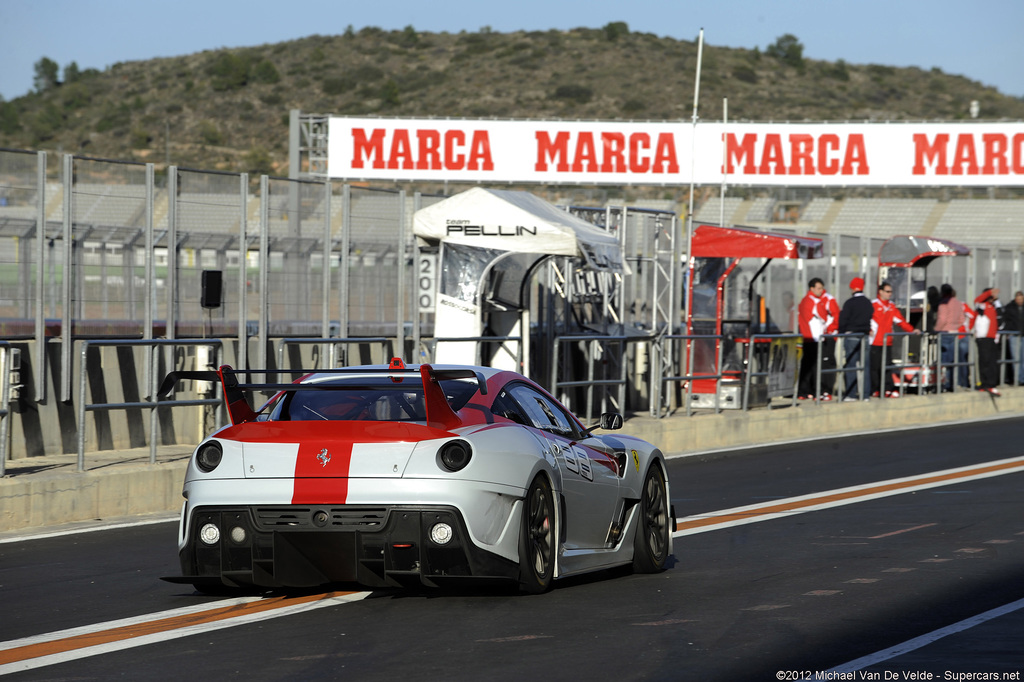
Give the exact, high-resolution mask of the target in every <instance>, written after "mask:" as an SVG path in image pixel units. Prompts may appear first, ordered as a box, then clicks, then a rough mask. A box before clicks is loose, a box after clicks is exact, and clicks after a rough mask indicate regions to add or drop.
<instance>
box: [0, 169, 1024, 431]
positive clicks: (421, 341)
mask: <svg viewBox="0 0 1024 682" xmlns="http://www.w3.org/2000/svg"><path fill="white" fill-rule="evenodd" d="M441 199H442V197H436V196H428V195H421V194H418V193H417V194H415V195H414V196H413V197H412V199H411V200H410V199H409V198H408V197H407V196H406V193H405V192H404V191H396V190H380V189H371V188H366V187H357V186H351V185H346V184H342V183H336V182H332V181H321V180H316V181H313V180H294V179H283V178H272V177H267V176H261V177H259V178H251V177H249V176H248V175H247V174H244V173H223V172H211V171H204V170H193V169H184V168H177V167H173V166H172V167H170V168H167V169H162V170H157V169H156V167H155V166H154V165H153V164H142V163H130V162H120V161H110V160H106V159H94V158H86V157H76V156H72V155H61V156H53V157H48V156H47V154H46V153H45V152H27V151H21V150H0V339H2V340H4V341H6V342H8V343H12V342H16V341H22V342H34V348H35V352H33V353H31V358H30V362H31V365H30V367H29V368H26V369H29V370H30V371H29V372H27V373H26V374H30V375H31V382H32V385H31V387H28V388H30V390H27V391H24V392H23V393H24V395H23V396H22V398H21V399H22V400H30V401H34V402H36V403H42V402H45V401H46V400H47V391H48V389H49V390H52V389H56V393H57V395H56V396H55V397H56V399H57V400H59V401H64V402H73V401H74V400H75V395H74V393H75V391H74V387H73V383H74V377H75V376H76V373H75V371H74V370H75V368H74V359H75V344H76V343H81V342H84V341H87V340H90V339H93V340H95V339H106V340H110V339H125V340H131V339H138V340H143V341H150V340H156V339H161V338H164V339H183V340H187V339H203V338H216V339H220V340H222V341H223V343H224V344H225V346H231V353H232V357H233V358H234V360H235V362H236V363H237V364H238V365H239V366H261V367H266V368H268V369H272V368H273V365H275V364H277V363H285V362H288V364H289V365H290V364H292V362H293V361H292V359H291V355H288V356H285V355H284V354H279V353H277V352H275V343H277V342H279V341H280V340H282V339H295V340H296V341H297V342H298V343H297V345H302V344H306V343H307V341H309V340H312V341H314V342H315V341H316V339H325V340H327V339H330V340H332V344H331V345H329V346H323V347H322V350H323V354H325V355H326V354H328V353H329V354H330V355H331V356H332V357H333V349H334V348H335V346H337V345H339V344H340V343H341V341H342V340H345V339H357V338H364V339H374V340H375V339H380V338H386V339H389V340H392V341H393V346H392V347H393V348H394V352H395V353H396V354H398V355H402V356H403V357H405V358H406V359H409V360H413V361H420V360H430V358H431V355H432V354H431V351H430V348H431V344H430V343H429V340H430V339H431V338H434V337H442V336H446V334H445V330H437V329H434V325H433V315H432V313H431V311H430V309H429V307H424V305H423V303H422V301H421V298H422V296H423V295H424V293H425V292H424V290H423V289H422V284H421V282H422V280H423V279H424V277H423V275H424V268H427V269H429V268H430V267H433V268H435V270H436V267H437V262H436V260H435V261H433V263H432V264H431V262H430V260H429V259H430V256H431V254H430V252H429V250H424V249H421V248H420V247H419V246H418V245H417V243H416V240H415V238H414V237H413V234H412V227H411V226H412V215H413V213H414V211H415V210H417V209H419V208H422V207H424V206H426V205H429V204H431V203H433V202H436V201H439V200H441ZM570 210H572V211H573V212H574V213H576V214H577V215H581V216H583V217H585V218H586V219H588V220H590V221H591V222H593V223H594V224H597V225H599V226H601V227H603V228H604V229H606V230H608V231H609V232H611V233H612V234H615V235H616V236H617V237H618V238H619V240H620V245H621V247H622V253H623V260H624V262H625V263H626V264H627V266H628V270H627V271H626V272H624V273H623V274H622V275H621V276H617V275H608V274H604V275H601V276H602V277H604V278H605V279H604V280H602V281H596V276H597V273H587V272H584V271H582V270H579V269H574V268H572V267H567V266H565V267H563V266H561V265H560V263H561V262H560V261H557V260H556V259H552V261H551V263H552V266H551V267H548V268H546V269H539V270H538V272H537V273H536V274H535V280H536V281H540V280H541V279H543V280H544V281H543V283H542V284H536V283H534V284H531V285H530V286H531V287H532V290H535V291H538V292H543V294H544V295H545V296H552V295H553V296H557V295H563V296H565V298H566V300H565V301H564V302H563V303H562V304H561V308H560V309H559V311H558V312H557V314H555V315H549V314H547V313H545V314H543V315H542V314H539V313H538V314H537V315H535V316H534V317H533V319H534V320H535V323H536V322H539V323H541V324H544V325H547V326H550V327H551V328H550V329H539V328H534V329H531V330H529V333H530V335H531V338H532V339H534V343H533V345H532V347H533V349H534V351H533V354H534V355H537V356H549V355H551V353H550V352H549V351H550V349H552V348H553V347H559V348H560V350H559V355H556V356H555V360H554V362H551V358H550V357H547V358H546V359H545V361H544V363H543V364H541V365H538V367H535V368H534V370H537V371H535V372H534V373H535V374H536V376H535V378H536V379H538V381H540V382H541V383H543V384H545V385H546V386H548V387H549V388H550V389H551V390H552V391H555V390H559V391H566V392H567V393H566V397H567V400H569V401H570V402H572V401H574V400H575V402H576V403H577V404H585V405H586V411H587V412H588V413H589V412H591V410H592V409H593V406H594V405H597V404H599V403H600V404H603V405H606V406H611V407H614V408H615V409H618V410H622V411H634V412H642V411H647V410H650V411H651V412H652V413H659V414H661V413H665V411H666V410H671V409H673V406H676V407H678V406H680V404H681V402H682V398H681V397H680V395H679V392H680V391H679V389H680V387H682V386H683V385H684V384H685V383H686V381H687V380H686V378H685V377H688V376H690V375H691V374H693V372H692V368H690V369H687V368H688V367H689V364H688V363H690V361H691V360H690V358H689V357H688V356H687V353H686V352H685V346H687V343H681V342H682V341H684V337H682V336H679V335H677V334H675V333H674V332H676V331H678V330H679V327H680V320H681V319H682V314H683V310H682V301H683V296H682V287H683V285H684V282H683V276H682V263H684V262H685V254H683V253H682V248H683V246H682V245H683V244H685V240H684V239H683V238H682V237H683V228H682V224H681V222H680V221H679V220H678V219H677V217H676V216H675V215H673V214H671V213H669V212H666V211H649V210H643V209H626V208H573V209H570ZM779 231H782V230H781V229H780V230H779ZM815 236H818V237H820V238H822V239H823V241H824V246H825V249H824V250H825V253H826V258H823V259H818V260H809V261H782V260H779V261H772V262H771V263H770V264H769V265H768V267H767V268H766V270H765V272H764V274H763V275H762V276H761V277H760V278H759V279H758V280H757V287H759V290H758V292H757V293H758V294H759V295H760V296H762V297H763V298H764V300H765V301H766V304H767V306H768V308H769V310H770V311H771V315H772V319H773V321H774V323H775V327H776V329H777V331H778V332H779V333H781V334H786V333H790V332H792V331H794V330H795V328H796V316H795V310H796V302H797V301H798V300H799V299H800V297H802V296H803V294H804V293H805V292H806V283H807V281H808V280H809V279H811V278H812V277H821V278H822V279H823V280H824V281H825V282H826V283H827V285H828V288H829V290H831V291H832V292H833V293H834V294H836V295H838V297H839V298H844V296H843V295H842V294H844V293H845V291H846V284H847V282H848V281H849V279H850V278H851V277H853V276H856V275H859V276H863V277H864V278H865V280H866V281H868V282H872V281H874V280H875V278H876V276H877V274H878V264H877V256H878V251H879V247H880V246H881V244H882V241H883V240H882V239H879V238H876V237H868V236H856V235H837V234H824V235H815ZM1022 262H1024V261H1022V255H1021V253H1020V251H1019V250H1016V249H1008V248H997V247H993V246H990V245H986V246H982V247H980V248H974V249H973V250H972V254H971V256H969V257H967V258H942V259H937V261H936V262H935V263H934V264H933V265H931V266H929V267H930V268H932V270H931V272H932V274H931V275H930V278H931V279H933V280H935V281H936V282H940V281H941V282H949V283H951V284H953V286H954V287H955V288H956V289H957V290H958V291H959V292H961V294H962V295H961V298H962V299H964V300H968V301H969V300H971V299H972V298H973V295H974V294H975V293H976V292H978V291H980V290H981V289H982V288H983V287H985V286H997V287H999V288H1000V289H1002V290H1003V291H1004V292H1005V293H1006V296H1005V298H1011V296H1010V293H1011V292H1013V291H1015V290H1017V289H1020V288H1021V287H1022V272H1021V271H1022ZM762 264H763V263H760V262H758V263H751V264H741V266H740V269H739V273H738V275H737V277H738V279H739V280H742V281H748V280H750V279H752V273H753V272H754V271H756V270H757V269H758V268H759V267H760V266H761V265H762ZM555 266H558V268H560V269H558V268H556V267H555ZM744 267H746V268H747V269H748V270H749V271H748V272H747V273H746V274H745V275H744V274H743V268H744ZM553 268H554V269H553ZM209 273H217V276H218V278H219V279H217V281H218V282H219V286H218V287H217V289H218V291H217V292H216V294H217V296H216V301H211V300H210V299H211V297H212V294H211V292H210V291H209V289H211V288H213V286H212V284H209V282H210V281H211V279H213V278H212V277H211V276H210V274H209ZM435 276H436V273H435ZM558 277H563V278H567V279H568V281H569V283H570V284H571V286H566V281H559V280H558ZM743 277H746V280H743ZM573 280H575V281H573ZM591 280H594V281H591ZM739 288H741V289H742V288H743V287H739ZM572 292H576V293H575V294H574V293H572ZM426 293H429V292H426ZM868 293H869V294H870V293H873V292H870V291H869V292H868ZM573 296H575V298H573ZM428 299H429V296H428ZM599 299H600V300H599ZM531 304H533V305H536V304H537V302H536V301H533V302H531ZM544 305H548V304H546V303H545V304H544ZM743 305H745V304H744V303H743V302H742V301H740V302H739V304H738V305H737V307H736V312H737V314H739V315H744V314H745V315H748V316H749V314H750V311H749V310H743V309H742V307H743ZM525 333H526V330H524V334H525ZM583 333H588V334H592V335H596V336H603V337H605V339H606V341H608V342H607V343H606V342H601V343H598V344H594V343H589V342H583V341H571V342H570V341H568V340H567V337H569V336H571V335H575V334H583ZM620 335H621V336H629V339H628V340H626V339H621V340H615V342H614V343H611V345H609V343H610V340H611V339H612V338H613V337H615V338H617V337H618V336H620ZM58 341H59V354H58V353H50V352H49V351H48V347H47V344H48V343H50V344H52V345H53V346H54V348H56V344H57V342H58ZM490 342H491V343H493V342H494V339H491V341H490ZM477 343H478V344H479V343H488V342H486V341H479V342H477ZM312 345H314V346H315V344H312ZM718 347H720V344H718ZM570 349H572V352H569V351H570ZM520 352H521V351H520ZM299 357H301V353H300V354H299ZM1011 357H1014V356H1012V355H1005V354H1004V359H1005V358H1011ZM48 358H49V360H48ZM1014 361H1017V360H1014ZM525 363H526V367H527V373H530V372H531V369H530V358H526V359H525ZM147 371H149V369H148V367H147ZM591 371H594V372H595V374H594V377H593V378H594V381H592V382H591V384H592V385H593V386H592V387H593V388H594V389H597V390H599V391H603V394H602V395H600V396H597V397H594V396H593V395H592V393H593V391H592V389H586V394H585V395H583V397H582V398H581V397H580V395H581V394H579V393H576V392H577V391H578V390H580V389H581V388H583V387H578V386H574V385H573V382H576V381H579V377H580V376H581V372H586V374H584V376H587V377H588V379H589V378H591V375H590V374H589V372H591ZM840 376H841V374H840ZM594 382H597V383H594ZM620 385H624V386H625V387H626V388H625V392H624V393H623V394H622V395H620V393H619V391H620ZM686 409H687V413H689V412H690V405H689V403H688V402H687V403H686ZM5 419H7V420H9V419H10V416H7V417H5ZM77 428H83V427H81V426H79V427H77Z"/></svg>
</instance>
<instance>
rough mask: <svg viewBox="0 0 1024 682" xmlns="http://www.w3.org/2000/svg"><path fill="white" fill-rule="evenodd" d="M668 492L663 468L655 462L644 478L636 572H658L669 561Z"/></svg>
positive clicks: (635, 549) (635, 544) (635, 539)
mask: <svg viewBox="0 0 1024 682" xmlns="http://www.w3.org/2000/svg"><path fill="white" fill-rule="evenodd" d="M667 498H668V491H667V486H666V485H665V474H663V473H662V471H661V467H660V466H658V465H657V464H652V465H651V468H650V469H648V470H647V475H646V476H645V477H644V487H643V492H642V493H641V496H640V509H639V512H640V519H639V520H638V522H637V528H636V535H634V536H633V571H635V572H636V573H658V572H660V571H663V570H665V564H666V563H667V562H668V545H669V532H670V529H669V513H668V509H669V506H668V499H667Z"/></svg>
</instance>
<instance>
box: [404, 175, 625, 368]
mask: <svg viewBox="0 0 1024 682" xmlns="http://www.w3.org/2000/svg"><path fill="white" fill-rule="evenodd" d="M413 231H414V233H415V234H416V236H417V237H420V238H422V239H425V240H427V241H428V242H431V243H437V242H439V243H440V244H441V263H440V274H441V280H440V286H439V291H438V296H437V305H436V316H435V322H434V336H435V338H439V339H441V338H478V337H481V336H482V335H483V333H484V329H485V327H486V329H487V330H488V332H489V334H490V335H491V336H498V337H518V338H521V339H522V340H523V342H524V344H525V343H526V341H527V337H528V335H529V329H530V327H529V317H528V315H529V311H528V310H527V306H526V302H525V301H524V293H525V292H524V288H525V285H526V283H527V282H528V280H529V276H530V274H531V273H532V271H533V268H534V267H535V266H536V265H537V264H538V263H539V262H541V261H542V260H544V259H545V258H548V257H550V256H569V257H575V258H578V259H579V260H580V262H581V264H582V265H583V267H586V268H589V269H591V270H596V271H604V272H622V270H623V265H622V263H623V261H622V249H621V246H620V245H619V242H618V240H617V239H616V237H614V236H613V235H610V234H609V233H607V232H605V231H604V230H602V229H600V228H598V227H595V226H594V225H592V224H590V223H588V222H586V221H585V220H582V219H581V218H577V217H576V216H574V215H572V214H570V213H568V212H566V211H563V210H561V209H559V208H558V207H556V206H554V205H552V204H550V203H548V202H547V201H544V200H543V199H540V198H539V197H536V196H534V195H532V194H530V193H529V192H516V191H510V190H494V189H483V188H479V187H478V188H473V189H470V190H467V191H465V192H462V193H460V194H457V195H455V196H454V197H451V198H450V199H446V200H444V201H441V202H438V203H436V204H433V205H432V206H428V207H426V208H423V209H420V210H419V211H416V214H415V216H414V218H413ZM484 292H486V295H487V300H488V301H491V302H492V303H493V302H495V301H500V303H499V304H497V305H492V306H490V308H489V310H487V311H484V310H483V307H482V304H483V303H484V301H483V300H482V297H481V294H482V293H484ZM485 312H486V313H487V320H484V313H485ZM471 348H475V343H473V342H438V343H437V346H436V350H435V354H434V361H435V362H439V363H444V362H456V363H458V362H462V363H464V362H466V361H467V360H468V358H467V355H468V353H469V351H470V349H471ZM505 348H506V352H505V353H499V354H496V355H495V356H494V357H490V358H483V361H484V362H485V363H489V364H492V365H494V366H497V367H504V368H506V369H515V370H517V371H521V370H522V369H523V368H522V367H516V366H515V361H514V360H515V357H516V355H517V351H518V350H519V349H518V344H516V343H512V344H511V345H509V344H508V343H506V344H505ZM510 348H511V349H512V350H509V349H510ZM523 356H524V357H528V352H527V349H526V348H524V349H523Z"/></svg>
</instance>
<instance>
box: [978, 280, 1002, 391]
mask: <svg viewBox="0 0 1024 682" xmlns="http://www.w3.org/2000/svg"><path fill="white" fill-rule="evenodd" d="M998 300H999V289H992V288H991V287H989V288H986V289H985V290H984V291H982V292H981V293H980V294H979V295H978V297H977V298H976V299H974V306H975V309H976V310H977V311H978V319H976V320H975V321H974V340H975V342H976V343H977V345H978V390H979V391H986V392H987V393H990V394H992V395H994V396H997V397H998V396H999V395H1001V393H999V389H998V388H996V386H997V385H998V384H999V349H998V347H997V346H996V343H997V339H998V338H999V316H998V313H997V312H996V302H997V301H998Z"/></svg>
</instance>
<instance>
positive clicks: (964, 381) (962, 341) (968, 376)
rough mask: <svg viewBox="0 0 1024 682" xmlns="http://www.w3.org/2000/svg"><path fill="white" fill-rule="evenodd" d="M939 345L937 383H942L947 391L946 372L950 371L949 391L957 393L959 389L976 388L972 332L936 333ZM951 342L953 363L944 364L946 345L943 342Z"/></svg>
mask: <svg viewBox="0 0 1024 682" xmlns="http://www.w3.org/2000/svg"><path fill="white" fill-rule="evenodd" d="M935 337H936V339H937V340H938V343H939V357H938V360H937V361H936V363H935V377H936V379H935V381H936V382H940V381H941V382H942V384H941V385H942V386H943V388H942V389H941V390H946V389H945V385H946V376H945V375H946V370H949V390H950V391H956V390H957V388H964V389H968V390H970V389H971V388H972V387H973V386H974V381H973V375H974V350H973V349H974V344H973V343H971V339H973V338H974V334H972V333H971V332H935ZM946 340H949V341H950V342H951V343H950V344H949V353H950V355H952V356H953V358H954V360H953V361H952V362H944V361H943V360H942V356H943V355H944V354H945V351H946V344H944V343H943V341H946Z"/></svg>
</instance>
